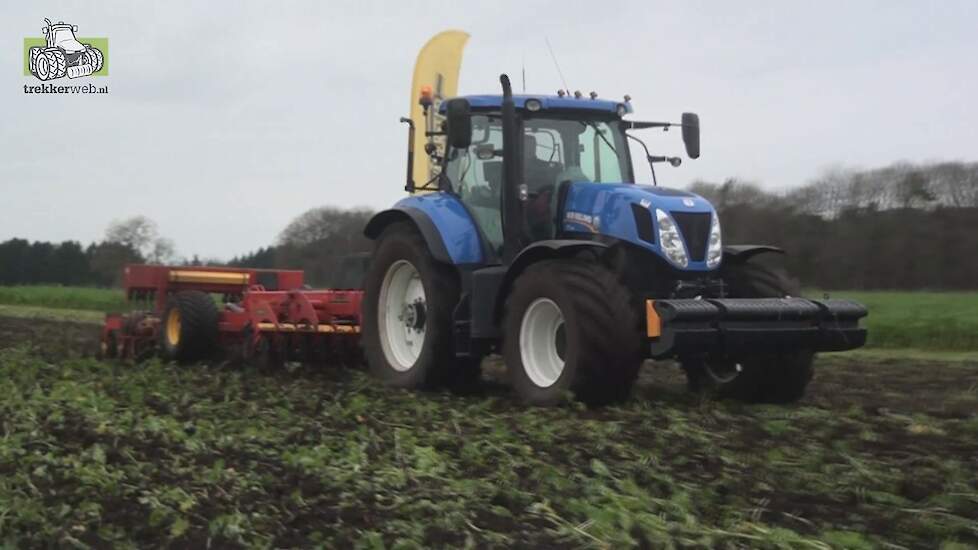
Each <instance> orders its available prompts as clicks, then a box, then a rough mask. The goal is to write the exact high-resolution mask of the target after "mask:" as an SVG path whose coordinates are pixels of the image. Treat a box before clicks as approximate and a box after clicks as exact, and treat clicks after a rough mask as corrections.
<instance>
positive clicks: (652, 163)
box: [625, 133, 659, 187]
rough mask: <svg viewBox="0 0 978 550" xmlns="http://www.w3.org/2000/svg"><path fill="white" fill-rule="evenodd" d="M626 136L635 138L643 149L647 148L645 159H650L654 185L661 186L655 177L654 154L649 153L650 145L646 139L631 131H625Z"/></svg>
mask: <svg viewBox="0 0 978 550" xmlns="http://www.w3.org/2000/svg"><path fill="white" fill-rule="evenodd" d="M625 137H627V138H628V139H633V140H635V141H637V142H639V144H641V145H642V149H645V159H646V160H648V161H649V169H651V170H652V185H654V186H656V187H658V186H659V182H658V181H657V180H656V179H655V161H654V160H652V158H653V157H652V154H651V153H649V147H648V145H646V144H645V142H644V141H642V140H640V139H638V138H637V137H635V136H633V135H631V134H629V133H625Z"/></svg>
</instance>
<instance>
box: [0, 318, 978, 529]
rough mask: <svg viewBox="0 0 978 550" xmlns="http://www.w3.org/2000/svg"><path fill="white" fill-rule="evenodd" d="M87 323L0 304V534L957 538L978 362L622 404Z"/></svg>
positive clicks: (974, 490) (842, 361)
mask: <svg viewBox="0 0 978 550" xmlns="http://www.w3.org/2000/svg"><path fill="white" fill-rule="evenodd" d="M97 338H98V327H97V326H94V325H88V324H82V323H70V322H52V321H39V320H22V319H18V320H10V319H0V392H3V394H4V395H6V396H7V397H6V399H5V400H4V401H3V402H2V403H0V419H2V426H0V428H2V429H0V434H6V435H5V437H3V438H0V541H6V542H8V543H9V545H11V546H13V547H36V546H72V545H74V546H79V545H89V546H95V547H104V546H111V545H115V546H122V547H127V546H130V547H144V546H160V545H172V546H175V547H205V546H207V545H210V546H211V547H251V546H275V547H308V546H315V545H317V544H321V545H324V546H326V547H344V548H345V547H353V546H359V547H369V548H374V547H376V548H379V547H382V546H398V547H405V548H406V547H432V546H434V547H452V548H458V547H463V546H466V545H472V546H477V547H506V548H510V547H523V546H531V547H553V546H571V547H589V546H590V547H607V548H611V547H614V548H617V547H628V546H644V547H652V548H658V547H666V546H683V547H701V548H717V547H750V548H755V547H788V548H794V547H808V546H814V547H819V545H823V546H824V545H828V546H831V547H846V548H874V547H879V546H883V545H885V544H892V545H896V547H921V548H931V547H939V546H941V545H942V544H943V545H947V546H948V547H949V548H954V547H955V546H954V545H960V546H959V547H961V548H968V547H975V546H976V545H978V478H976V473H975V472H978V364H974V363H966V362H959V363H948V362H940V361H908V360H900V359H893V360H876V361H872V362H867V361H865V360H862V361H861V360H856V359H850V358H846V357H844V356H843V357H841V358H823V359H820V360H819V363H818V366H817V369H816V376H815V379H814V381H813V382H812V385H811V386H810V388H809V392H808V395H807V396H806V397H805V399H804V400H803V402H802V403H800V404H797V405H791V406H747V405H742V404H738V403H731V402H716V401H713V400H710V399H704V398H702V397H700V396H697V395H690V394H688V393H686V391H685V382H684V379H683V377H682V375H681V374H680V372H679V370H678V368H676V367H675V366H674V365H671V364H655V365H653V364H651V363H650V364H647V365H646V367H645V368H644V369H643V371H642V374H641V377H640V380H639V385H638V387H637V388H636V391H635V392H634V395H633V397H632V399H631V400H630V401H629V402H628V403H627V404H626V405H624V406H621V407H612V408H602V409H587V408H585V407H583V406H580V405H576V404H572V405H568V406H565V407H559V408H549V409H539V408H528V407H524V406H521V405H519V404H518V403H517V402H516V400H515V398H514V396H513V395H512V392H511V391H510V390H509V389H508V388H507V387H506V386H505V385H504V384H502V383H501V378H500V375H501V367H500V365H499V363H498V361H488V362H487V363H485V364H484V371H486V379H485V380H484V382H483V384H482V386H481V388H480V391H479V392H478V393H477V394H476V395H469V396H464V397H459V396H453V395H450V394H446V393H425V394H417V393H410V392H403V391H393V390H385V389H383V388H379V387H377V385H376V383H375V382H374V381H373V380H372V379H370V378H369V377H367V376H365V375H364V374H363V373H362V372H360V371H359V370H355V369H344V368H332V369H313V368H308V367H302V366H298V365H291V366H290V367H289V368H288V369H286V370H283V371H280V372H274V373H260V372H255V371H250V370H243V371H242V370H239V369H235V368H231V367H229V366H223V365H210V366H208V365H197V366H189V367H188V366H176V365H167V364H162V363H159V362H156V361H152V362H149V363H145V364H139V365H130V364H124V363H103V362H97V361H94V360H91V359H86V358H83V357H82V356H90V355H91V354H93V353H94V352H95V349H96V342H97ZM4 348H7V349H4Z"/></svg>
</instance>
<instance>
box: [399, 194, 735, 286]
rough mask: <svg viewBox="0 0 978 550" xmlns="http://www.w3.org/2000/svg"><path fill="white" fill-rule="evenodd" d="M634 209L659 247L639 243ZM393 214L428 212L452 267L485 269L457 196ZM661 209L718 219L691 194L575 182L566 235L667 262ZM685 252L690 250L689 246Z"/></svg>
mask: <svg viewBox="0 0 978 550" xmlns="http://www.w3.org/2000/svg"><path fill="white" fill-rule="evenodd" d="M632 204H636V205H638V206H640V207H643V208H648V209H649V211H650V212H651V213H652V216H651V218H652V223H653V234H654V235H656V239H655V240H656V242H655V243H649V242H646V241H643V240H642V239H641V238H639V236H638V230H637V228H636V227H635V217H634V216H633V215H632V209H631V205H632ZM394 208H395V209H399V208H404V209H414V210H417V211H420V212H423V213H424V214H425V215H426V216H427V217H428V219H430V220H431V222H432V224H434V226H435V228H437V230H438V233H439V234H440V235H441V239H442V241H443V242H444V245H445V249H446V251H447V252H448V255H449V257H450V258H451V261H452V263H453V264H456V265H458V264H481V263H485V261H486V258H485V254H484V252H483V250H482V241H481V238H480V235H479V230H478V228H477V227H476V225H475V221H474V220H473V219H472V216H471V215H470V214H469V212H468V210H466V208H465V206H463V205H462V202H461V201H460V200H459V198H458V197H457V196H455V195H452V194H450V193H446V192H437V193H428V194H424V195H414V196H411V197H405V198H403V199H401V200H400V201H398V202H397V204H396V205H394ZM657 208H658V209H661V210H664V211H665V212H667V213H669V212H699V213H710V214H712V215H714V216H716V212H715V211H714V209H713V206H712V205H710V203H709V202H708V201H707V200H706V199H704V198H702V197H700V196H699V195H696V194H693V193H688V192H686V191H679V190H675V189H668V188H663V187H652V186H648V185H635V184H631V183H586V182H576V183H572V184H571V185H570V188H569V189H568V191H567V200H566V202H565V203H564V214H563V220H562V221H561V229H562V230H563V231H573V232H579V233H596V234H601V235H606V236H609V237H614V238H616V239H620V240H623V241H626V242H629V243H632V244H634V245H636V246H640V247H642V248H644V249H646V250H649V251H651V252H653V253H655V254H657V255H659V256H660V257H662V258H663V259H665V255H664V254H663V253H662V251H661V250H660V248H659V246H658V234H659V228H658V222H657V221H656V217H655V209H657ZM686 249H687V250H689V244H688V243H687V245H686ZM666 261H668V260H666ZM714 269H715V268H714ZM684 271H709V268H707V267H706V261H699V262H695V261H692V260H690V262H689V265H688V266H687V267H686V268H685V270H684Z"/></svg>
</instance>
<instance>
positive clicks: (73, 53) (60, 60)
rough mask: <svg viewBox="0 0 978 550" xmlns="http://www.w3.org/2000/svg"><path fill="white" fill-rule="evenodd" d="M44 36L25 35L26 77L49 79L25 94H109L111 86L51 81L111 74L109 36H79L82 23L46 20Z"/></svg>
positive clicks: (28, 88)
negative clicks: (66, 84) (77, 34)
mask: <svg viewBox="0 0 978 550" xmlns="http://www.w3.org/2000/svg"><path fill="white" fill-rule="evenodd" d="M44 23H45V25H44V27H43V28H42V29H41V34H42V36H41V37H40V38H38V37H28V38H24V76H33V77H34V78H36V79H38V80H40V81H43V82H45V84H41V85H39V86H28V85H24V93H102V94H104V93H108V91H109V87H108V86H95V85H93V84H87V85H70V86H60V85H54V84H47V82H49V81H52V80H57V79H59V78H64V77H68V78H69V79H75V78H82V77H86V76H107V75H108V74H109V39H108V38H105V37H78V36H75V33H77V32H78V25H73V24H70V23H65V22H64V21H58V22H57V23H52V22H51V20H50V19H44Z"/></svg>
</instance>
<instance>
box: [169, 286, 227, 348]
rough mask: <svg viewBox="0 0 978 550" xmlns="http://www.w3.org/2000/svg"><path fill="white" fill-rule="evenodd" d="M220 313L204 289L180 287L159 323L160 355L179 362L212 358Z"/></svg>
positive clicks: (216, 342) (216, 343)
mask: <svg viewBox="0 0 978 550" xmlns="http://www.w3.org/2000/svg"><path fill="white" fill-rule="evenodd" d="M219 316H220V313H219V312H218V310H217V305H216V304H215V303H214V300H212V299H211V297H210V295H209V294H207V293H205V292H201V291H199V290H183V291H181V292H177V293H176V294H174V295H173V296H172V297H171V298H170V301H169V303H168V304H167V306H166V310H165V311H164V312H163V319H162V325H161V326H160V343H161V346H160V347H161V348H162V350H163V356H164V357H165V358H167V359H169V360H171V361H177V362H178V363H192V362H194V361H200V360H203V359H210V358H211V357H213V356H214V354H215V352H217V345H218V327H217V323H218V318H219Z"/></svg>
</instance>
